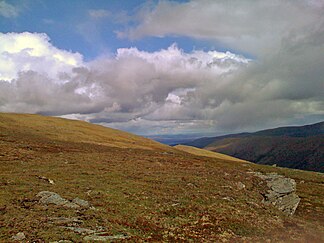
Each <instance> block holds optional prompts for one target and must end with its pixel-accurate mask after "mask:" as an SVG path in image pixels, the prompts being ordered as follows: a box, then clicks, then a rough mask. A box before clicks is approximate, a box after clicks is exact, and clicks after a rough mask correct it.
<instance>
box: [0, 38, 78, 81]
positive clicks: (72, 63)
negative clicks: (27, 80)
mask: <svg viewBox="0 0 324 243" xmlns="http://www.w3.org/2000/svg"><path fill="white" fill-rule="evenodd" d="M82 62H83V61H82V56H81V55H80V54H78V53H71V52H68V51H65V50H60V49H58V48H56V47H54V46H53V45H52V44H51V43H50V39H49V37H48V36H47V35H46V34H37V33H28V32H24V33H6V34H4V33H0V80H5V81H10V80H12V79H14V78H17V75H18V73H19V72H23V71H28V70H33V71H36V72H38V73H40V74H42V75H44V76H49V77H51V78H57V76H58V75H60V74H61V73H64V72H70V71H71V70H72V68H74V67H78V66H80V65H82Z"/></svg>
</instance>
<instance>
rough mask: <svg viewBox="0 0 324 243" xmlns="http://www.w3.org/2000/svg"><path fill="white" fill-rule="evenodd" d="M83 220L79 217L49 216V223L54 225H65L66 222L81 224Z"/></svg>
mask: <svg viewBox="0 0 324 243" xmlns="http://www.w3.org/2000/svg"><path fill="white" fill-rule="evenodd" d="M82 222H83V221H82V220H80V219H79V218H76V217H72V218H65V217H51V218H49V223H52V224H56V225H66V224H74V225H75V224H81V223H82Z"/></svg>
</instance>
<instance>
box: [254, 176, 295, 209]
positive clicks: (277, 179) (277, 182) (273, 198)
mask: <svg viewBox="0 0 324 243" xmlns="http://www.w3.org/2000/svg"><path fill="white" fill-rule="evenodd" d="M252 173H253V172H252ZM253 174H254V175H255V176H258V177H259V178H261V179H263V180H265V181H266V182H267V186H268V187H269V190H268V192H267V193H266V194H265V195H264V196H265V198H264V203H265V204H272V205H274V206H275V207H276V208H278V209H279V210H281V211H282V212H284V213H286V214H288V215H293V214H294V213H295V211H296V209H297V207H298V204H299V202H300V198H299V197H298V195H297V194H296V193H295V191H296V182H295V180H294V179H291V178H286V177H284V176H282V175H278V174H277V173H268V174H266V175H264V174H262V173H260V172H254V173H253Z"/></svg>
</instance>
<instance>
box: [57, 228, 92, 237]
mask: <svg viewBox="0 0 324 243" xmlns="http://www.w3.org/2000/svg"><path fill="white" fill-rule="evenodd" d="M62 228H64V229H68V230H72V231H74V232H75V233H79V234H87V235H89V234H94V233H96V231H95V230H91V229H86V228H80V227H62Z"/></svg>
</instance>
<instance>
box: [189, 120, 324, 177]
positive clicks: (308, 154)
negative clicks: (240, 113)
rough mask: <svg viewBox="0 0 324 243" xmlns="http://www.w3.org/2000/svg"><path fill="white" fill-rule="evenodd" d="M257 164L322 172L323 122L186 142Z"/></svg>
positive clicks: (323, 165)
mask: <svg viewBox="0 0 324 243" xmlns="http://www.w3.org/2000/svg"><path fill="white" fill-rule="evenodd" d="M184 145H190V146H194V147H197V148H204V149H207V150H211V151H215V152H219V153H223V154H227V155H230V156H234V157H236V158H240V159H244V160H248V161H252V162H255V163H258V164H266V165H273V164H276V165H278V166H281V167H288V168H295V169H302V170H313V171H319V172H324V122H319V123H316V124H312V125H306V126H294V127H279V128H274V129H267V130H262V131H258V132H254V133H238V134H230V135H225V136H218V137H204V138H199V139H196V140H193V141H191V142H186V143H184Z"/></svg>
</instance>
